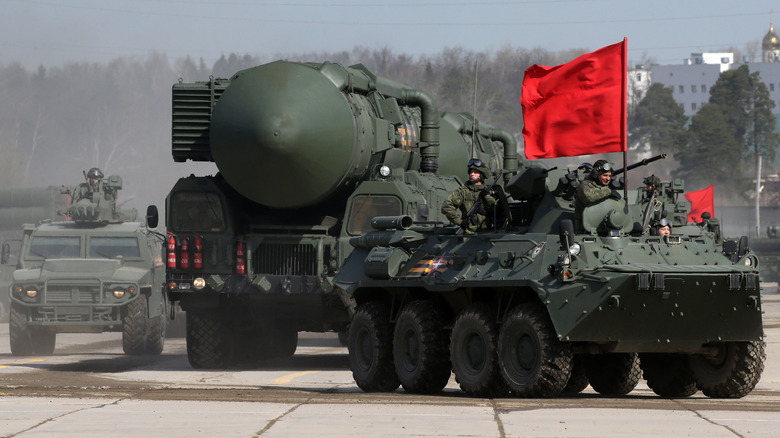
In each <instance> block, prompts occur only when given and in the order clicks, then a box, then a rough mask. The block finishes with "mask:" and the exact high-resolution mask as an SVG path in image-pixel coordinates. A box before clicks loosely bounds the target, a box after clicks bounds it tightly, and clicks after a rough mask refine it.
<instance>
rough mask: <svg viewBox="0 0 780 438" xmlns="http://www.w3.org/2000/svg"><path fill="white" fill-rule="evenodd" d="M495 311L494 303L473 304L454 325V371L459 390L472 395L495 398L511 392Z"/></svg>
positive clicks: (464, 310) (452, 336) (452, 346)
mask: <svg viewBox="0 0 780 438" xmlns="http://www.w3.org/2000/svg"><path fill="white" fill-rule="evenodd" d="M496 314H497V312H496V309H495V307H494V306H491V305H489V304H487V303H474V304H471V305H469V306H467V307H466V308H464V309H463V310H462V311H461V312H460V314H459V315H458V317H457V318H456V319H455V323H454V324H453V326H452V334H451V335H450V362H451V363H452V371H453V372H454V373H455V380H457V382H458V383H459V384H460V389H462V390H463V391H464V392H466V393H467V394H469V395H470V396H472V397H487V398H494V397H499V396H504V395H506V394H508V393H509V388H508V387H507V385H506V382H504V379H503V377H501V369H500V367H499V365H498V324H497V323H496V321H495V315H496ZM475 343H476V344H475ZM475 356H479V357H475ZM475 359H476V360H475Z"/></svg>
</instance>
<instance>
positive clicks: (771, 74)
mask: <svg viewBox="0 0 780 438" xmlns="http://www.w3.org/2000/svg"><path fill="white" fill-rule="evenodd" d="M761 50H762V53H761V54H762V56H761V59H762V61H763V62H760V63H747V64H748V68H749V69H750V72H751V73H752V72H755V71H758V72H759V74H760V77H761V80H762V81H763V82H764V83H765V84H766V86H767V89H768V90H769V96H770V98H771V99H773V100H774V101H775V103H776V106H775V108H774V112H775V114H780V38H778V36H777V34H776V33H775V30H774V26H773V25H772V23H770V24H769V32H767V34H766V35H765V36H764V39H763V40H762V44H761ZM741 65H743V63H739V62H734V54H733V53H731V52H710V53H691V57H690V58H688V59H685V60H683V63H682V64H681V65H653V66H652V67H651V68H650V79H651V83H656V82H659V83H661V84H664V86H666V87H670V88H671V89H672V96H673V97H674V100H675V101H677V103H679V104H681V105H682V107H683V110H685V115H686V116H692V115H693V114H695V113H696V112H697V111H698V110H699V108H701V107H702V105H704V104H705V103H707V102H708V101H709V98H710V93H709V92H710V88H712V86H713V85H714V84H715V82H716V81H717V80H718V77H719V76H720V74H721V73H722V72H724V71H727V70H730V69H734V68H738V67H739V66H741ZM630 74H631V72H629V75H630ZM629 83H630V81H629ZM629 87H630V85H629ZM630 93H631V88H629V94H630Z"/></svg>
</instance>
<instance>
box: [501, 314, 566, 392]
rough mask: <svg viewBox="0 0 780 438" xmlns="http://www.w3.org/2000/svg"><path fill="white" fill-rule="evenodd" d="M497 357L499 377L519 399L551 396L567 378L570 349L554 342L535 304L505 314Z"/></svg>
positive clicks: (549, 325) (548, 323) (547, 321)
mask: <svg viewBox="0 0 780 438" xmlns="http://www.w3.org/2000/svg"><path fill="white" fill-rule="evenodd" d="M498 357H499V366H500V367H501V375H502V376H503V377H504V380H505V381H506V383H507V385H509V387H510V388H511V389H512V391H513V393H514V394H515V395H517V396H519V397H554V396H556V395H558V394H559V393H560V392H561V391H563V388H565V387H566V384H567V383H568V382H569V377H570V376H571V367H572V352H571V346H570V345H569V344H566V343H563V342H561V341H559V340H558V337H557V335H556V333H555V329H554V328H553V325H552V322H551V321H550V318H549V316H548V315H547V310H546V309H545V308H544V307H542V306H541V305H539V304H535V303H525V304H520V305H518V306H517V307H515V308H514V309H513V310H512V311H511V312H509V314H508V316H507V317H506V319H505V320H504V323H503V324H502V326H501V330H500V334H499V336H498Z"/></svg>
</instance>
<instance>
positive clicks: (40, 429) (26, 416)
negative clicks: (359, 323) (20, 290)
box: [0, 289, 780, 438]
mask: <svg viewBox="0 0 780 438" xmlns="http://www.w3.org/2000/svg"><path fill="white" fill-rule="evenodd" d="M763 303H764V311H765V315H764V326H765V331H766V334H767V336H766V341H767V362H766V369H765V371H764V373H763V376H762V379H761V381H760V382H759V384H758V387H757V388H756V389H755V390H754V391H753V392H752V393H751V394H749V395H748V396H747V397H745V398H742V399H739V400H714V399H709V398H707V397H705V396H703V395H702V394H701V393H697V394H696V395H694V396H693V397H689V398H684V399H663V398H660V397H658V396H656V395H655V394H653V392H652V391H651V390H650V389H648V388H647V386H646V385H644V382H640V384H639V386H638V387H637V388H636V389H635V390H634V391H633V392H631V393H630V394H629V395H627V396H624V397H605V396H602V395H599V394H597V393H596V392H594V391H592V390H591V389H590V388H588V389H586V390H585V391H583V392H582V393H581V394H577V395H574V396H568V397H559V398H555V399H516V398H502V399H495V400H488V399H476V398H470V397H467V396H465V395H464V394H463V393H462V392H461V391H460V390H459V388H458V385H457V383H456V382H455V380H454V378H452V379H451V381H450V383H449V385H448V386H447V388H446V389H445V391H444V392H443V393H442V394H439V395H436V396H419V395H411V394H406V393H404V392H403V391H402V390H398V391H396V392H395V393H391V394H366V393H363V392H362V391H360V390H359V389H358V388H357V387H356V386H355V384H354V382H353V380H352V376H351V372H350V371H349V363H348V359H347V352H346V349H345V348H343V347H340V346H339V344H338V341H337V340H336V337H335V335H330V334H311V333H304V334H302V335H301V340H300V345H299V348H298V351H297V352H296V355H295V356H294V357H293V358H291V359H289V360H284V361H273V362H270V361H269V362H266V363H263V364H261V366H260V367H259V368H253V369H244V370H236V369H231V370H214V371H203V370H193V369H192V368H191V367H190V366H189V363H188V362H187V357H186V345H185V343H184V339H182V338H173V339H168V340H167V342H166V346H165V351H164V352H163V354H162V355H161V356H141V357H129V356H125V355H123V354H122V346H121V335H119V334H114V333H112V334H102V335H90V334H84V335H59V336H58V339H57V348H56V350H55V353H54V354H53V355H51V356H41V357H14V356H11V355H10V352H9V346H8V326H7V325H5V324H4V325H2V327H1V328H0V436H4V437H25V438H26V437H36V436H45V437H51V436H79V437H98V436H101V437H102V436H107V435H116V434H120V436H122V437H132V436H144V437H148V436H165V437H179V436H181V437H192V436H239V437H288V436H294V437H300V436H314V435H316V436H339V437H345V436H356V437H357V436H360V437H365V436H372V437H380V436H392V437H399V436H409V437H412V436H413V437H419V436H431V437H450V436H459V437H520V436H533V437H613V436H614V437H617V436H620V437H625V436H631V437H650V436H652V437H658V436H689V437H707V438H716V437H776V436H780V432H778V431H780V360H778V357H780V341H778V338H780V336H779V335H780V294H778V293H777V290H776V289H772V290H769V289H766V290H765V294H764V297H763Z"/></svg>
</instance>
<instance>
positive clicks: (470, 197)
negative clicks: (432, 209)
mask: <svg viewBox="0 0 780 438" xmlns="http://www.w3.org/2000/svg"><path fill="white" fill-rule="evenodd" d="M468 171H469V180H468V181H467V182H466V185H464V186H461V187H459V188H458V189H456V190H455V191H453V192H452V193H450V195H449V196H448V197H447V200H446V201H444V204H443V205H442V207H441V212H442V213H443V214H444V215H445V216H447V219H449V220H450V222H451V223H453V224H455V225H458V226H460V227H461V228H462V229H463V230H464V231H465V232H467V233H474V232H477V231H480V230H485V229H488V228H490V226H491V221H490V218H491V217H492V213H493V209H494V207H495V205H496V198H495V197H494V196H493V195H492V194H491V193H488V190H487V187H486V186H485V178H486V177H487V176H488V174H489V173H490V170H489V169H488V167H487V166H486V165H485V163H483V162H482V160H480V159H471V160H470V161H469V164H468ZM480 198H482V205H481V206H480V207H479V208H477V210H476V211H475V212H474V214H473V215H471V217H466V214H467V213H468V211H469V210H470V209H471V207H472V206H473V205H474V203H475V202H477V201H478V200H479V199H480Z"/></svg>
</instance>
